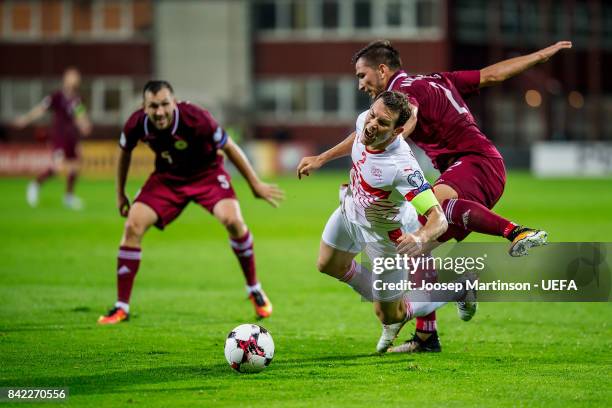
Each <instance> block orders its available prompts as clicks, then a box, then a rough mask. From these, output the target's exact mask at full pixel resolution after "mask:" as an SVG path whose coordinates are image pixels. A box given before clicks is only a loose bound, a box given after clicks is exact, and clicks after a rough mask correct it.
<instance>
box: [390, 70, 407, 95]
mask: <svg viewBox="0 0 612 408" xmlns="http://www.w3.org/2000/svg"><path fill="white" fill-rule="evenodd" d="M407 76H408V74H407V73H406V71H404V70H403V69H400V70H398V71H397V72H396V73H395V74H393V76H392V77H391V78H390V79H389V85H387V91H390V90H392V89H393V85H395V82H397V80H398V79H400V78H406V77H407Z"/></svg>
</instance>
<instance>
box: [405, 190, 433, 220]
mask: <svg viewBox="0 0 612 408" xmlns="http://www.w3.org/2000/svg"><path fill="white" fill-rule="evenodd" d="M410 204H412V205H413V206H414V208H415V209H416V210H417V212H418V213H419V215H424V214H425V213H427V211H429V209H430V208H431V207H434V206H436V205H440V203H439V202H438V199H437V198H436V196H435V195H434V193H433V190H432V189H431V188H428V189H427V190H424V191H422V192H420V193H419V194H417V195H416V196H414V197H413V198H412V200H410Z"/></svg>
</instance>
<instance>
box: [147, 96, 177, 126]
mask: <svg viewBox="0 0 612 408" xmlns="http://www.w3.org/2000/svg"><path fill="white" fill-rule="evenodd" d="M174 108H176V99H174V95H173V94H172V92H170V90H169V89H168V88H162V89H160V90H159V92H157V93H155V94H154V93H153V92H149V91H147V92H145V95H144V110H145V113H146V114H147V116H148V117H149V119H150V120H151V122H153V126H155V127H156V128H157V129H159V130H163V129H167V128H168V127H169V126H170V124H171V123H172V118H173V117H174Z"/></svg>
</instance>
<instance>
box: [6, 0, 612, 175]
mask: <svg viewBox="0 0 612 408" xmlns="http://www.w3.org/2000/svg"><path fill="white" fill-rule="evenodd" d="M380 38H386V39H390V40H392V42H393V43H394V45H395V46H396V47H397V48H398V49H399V50H400V52H401V54H402V57H403V63H404V67H405V69H406V70H408V71H409V72H413V73H428V72H433V71H443V70H453V69H479V68H482V67H484V66H486V65H488V64H491V63H494V62H497V61H499V60H501V59H505V58H509V57H513V56H516V55H519V54H524V53H528V52H531V51H533V50H536V49H538V48H542V47H545V46H547V45H549V44H551V43H553V42H555V41H557V40H561V39H569V40H572V41H573V43H574V48H573V49H572V50H571V51H570V52H563V53H560V54H559V55H557V56H555V57H554V59H553V61H551V62H550V63H548V64H544V65H540V66H538V67H535V68H533V69H531V70H529V71H528V72H526V73H525V74H523V75H521V76H519V77H517V78H514V79H512V80H510V81H507V82H506V83H505V84H504V85H503V86H499V87H494V88H491V89H487V90H484V91H483V92H482V95H481V96H480V97H477V98H473V99H472V100H470V101H468V103H469V105H470V107H471V109H472V112H473V113H474V114H475V116H476V117H477V120H478V122H479V123H480V124H481V126H482V128H483V129H484V131H485V134H486V135H488V136H489V137H490V138H491V139H493V140H494V142H495V143H496V145H497V146H499V147H500V150H501V151H502V154H503V155H504V157H505V158H506V163H507V165H508V167H509V168H520V169H527V168H531V169H532V170H533V171H534V172H536V173H537V174H539V175H563V174H565V175H572V176H573V175H579V174H580V173H587V174H590V175H604V174H609V173H610V172H612V159H611V158H612V145H611V144H610V143H611V142H612V121H610V120H607V119H609V118H610V117H612V76H610V75H606V72H605V67H606V66H610V65H611V63H612V4H611V3H609V2H605V1H597V0H563V1H550V0H538V1H534V0H531V1H526V0H519V1H506V0H496V1H485V0H453V1H451V0H449V1H444V0H384V1H374V0H345V1H340V0H309V1H306V0H254V1H247V0H232V1H214V0H210V1H189V0H184V1H170V0H167V1H164V0H159V1H153V0H125V1H110V0H109V1H102V0H29V1H19V0H13V1H10V0H3V1H0V55H2V63H1V64H0V174H3V175H26V174H28V175H29V174H34V173H35V172H36V171H38V170H40V169H41V168H42V167H44V166H45V163H46V162H47V161H48V160H49V157H48V155H49V152H48V151H47V150H46V149H44V142H45V140H46V138H47V133H46V123H45V122H40V123H38V124H36V126H30V127H28V128H26V129H24V130H20V131H18V130H16V129H14V128H13V127H11V126H10V122H11V121H12V120H13V119H14V118H15V117H16V116H17V115H19V114H22V113H24V112H26V111H27V110H29V109H30V108H31V107H32V106H34V105H35V104H36V103H38V102H39V101H40V100H41V99H42V98H43V97H44V96H45V95H47V94H49V93H50V92H51V91H52V90H54V89H56V88H58V87H59V84H60V79H61V74H62V72H63V70H64V69H65V68H66V67H67V66H76V67H78V68H79V69H80V70H81V72H82V74H83V78H84V83H83V85H82V87H81V93H82V96H83V98H84V101H85V103H86V106H87V107H88V110H89V112H90V115H91V117H92V119H93V122H94V131H93V135H92V137H91V138H90V139H88V140H87V141H86V142H85V143H84V144H83V153H84V155H83V156H84V171H85V173H86V175H88V176H92V175H99V176H111V175H112V174H113V173H114V170H113V169H114V160H115V152H116V148H115V141H116V140H117V138H118V136H119V133H120V128H121V126H122V124H123V122H124V121H125V120H126V118H127V116H128V115H129V114H130V113H131V112H132V111H133V110H134V109H136V108H137V107H138V106H139V103H140V100H141V95H140V92H141V88H142V86H143V84H144V82H145V81H146V80H148V79H149V78H153V77H155V78H163V79H167V80H169V81H170V82H171V83H172V84H173V85H174V87H175V91H176V94H177V96H178V97H179V98H180V99H184V100H190V101H192V102H195V103H198V104H201V105H202V106H204V107H206V108H208V109H209V110H210V111H212V112H213V114H214V115H215V116H216V117H217V118H218V119H220V120H221V122H222V123H224V124H225V126H226V127H227V128H228V129H229V130H230V131H231V132H232V134H233V135H234V136H235V138H236V139H238V140H239V141H240V142H241V143H243V145H245V146H246V148H247V150H248V152H249V154H250V156H251V158H252V159H253V160H254V161H255V163H256V165H257V167H258V168H259V170H260V171H262V172H263V173H265V174H274V173H277V172H283V171H292V170H293V169H294V166H295V164H296V162H297V160H298V159H299V157H301V156H302V155H304V154H307V153H313V152H317V151H320V150H321V149H323V148H325V147H328V146H330V145H333V144H334V143H335V142H337V141H339V140H341V139H342V138H343V137H344V136H345V135H346V134H347V133H348V132H349V131H350V130H351V128H352V126H353V125H354V120H355V117H356V115H357V113H358V112H360V111H361V110H363V109H364V107H365V106H367V103H368V99H367V97H366V96H364V95H361V94H360V93H359V92H358V90H357V87H356V81H355V78H354V71H353V67H352V65H351V63H350V60H351V56H352V54H353V53H354V52H355V51H356V50H357V49H359V48H360V47H362V46H363V45H364V44H366V43H368V42H369V41H372V40H375V39H380ZM542 143H546V144H544V145H543V144H542ZM550 143H554V145H550ZM139 154H141V155H142V156H138V159H136V160H134V168H133V170H134V171H135V172H139V173H141V174H145V173H146V172H147V171H148V170H149V169H150V167H149V166H150V165H151V161H150V159H149V156H148V152H146V149H142V150H141V152H140V153H139ZM423 162H426V160H425V161H423ZM560 163H561V165H560V166H559V164H560ZM581 163H582V164H584V165H582V166H581V165H580V164H581ZM341 165H342V163H341V162H338V163H336V166H341ZM132 174H134V172H133V173H132Z"/></svg>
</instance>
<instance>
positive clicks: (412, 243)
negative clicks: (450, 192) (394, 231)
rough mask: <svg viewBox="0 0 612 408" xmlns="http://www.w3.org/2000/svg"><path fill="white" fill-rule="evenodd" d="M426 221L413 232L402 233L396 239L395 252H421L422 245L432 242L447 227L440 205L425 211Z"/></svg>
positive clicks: (415, 253)
mask: <svg viewBox="0 0 612 408" xmlns="http://www.w3.org/2000/svg"><path fill="white" fill-rule="evenodd" d="M425 217H427V223H425V225H423V226H422V227H421V228H420V229H419V230H418V231H416V232H415V233H413V234H402V236H401V237H400V238H399V240H398V245H397V252H398V253H400V254H402V255H403V254H406V255H408V256H419V255H422V254H423V245H424V244H426V243H428V242H433V241H434V240H436V239H437V238H438V237H439V236H440V235H442V234H444V233H445V232H446V230H447V228H448V222H447V221H446V217H445V216H444V212H443V211H442V208H441V207H440V205H434V206H433V207H431V208H430V209H429V210H427V212H426V213H425Z"/></svg>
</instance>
